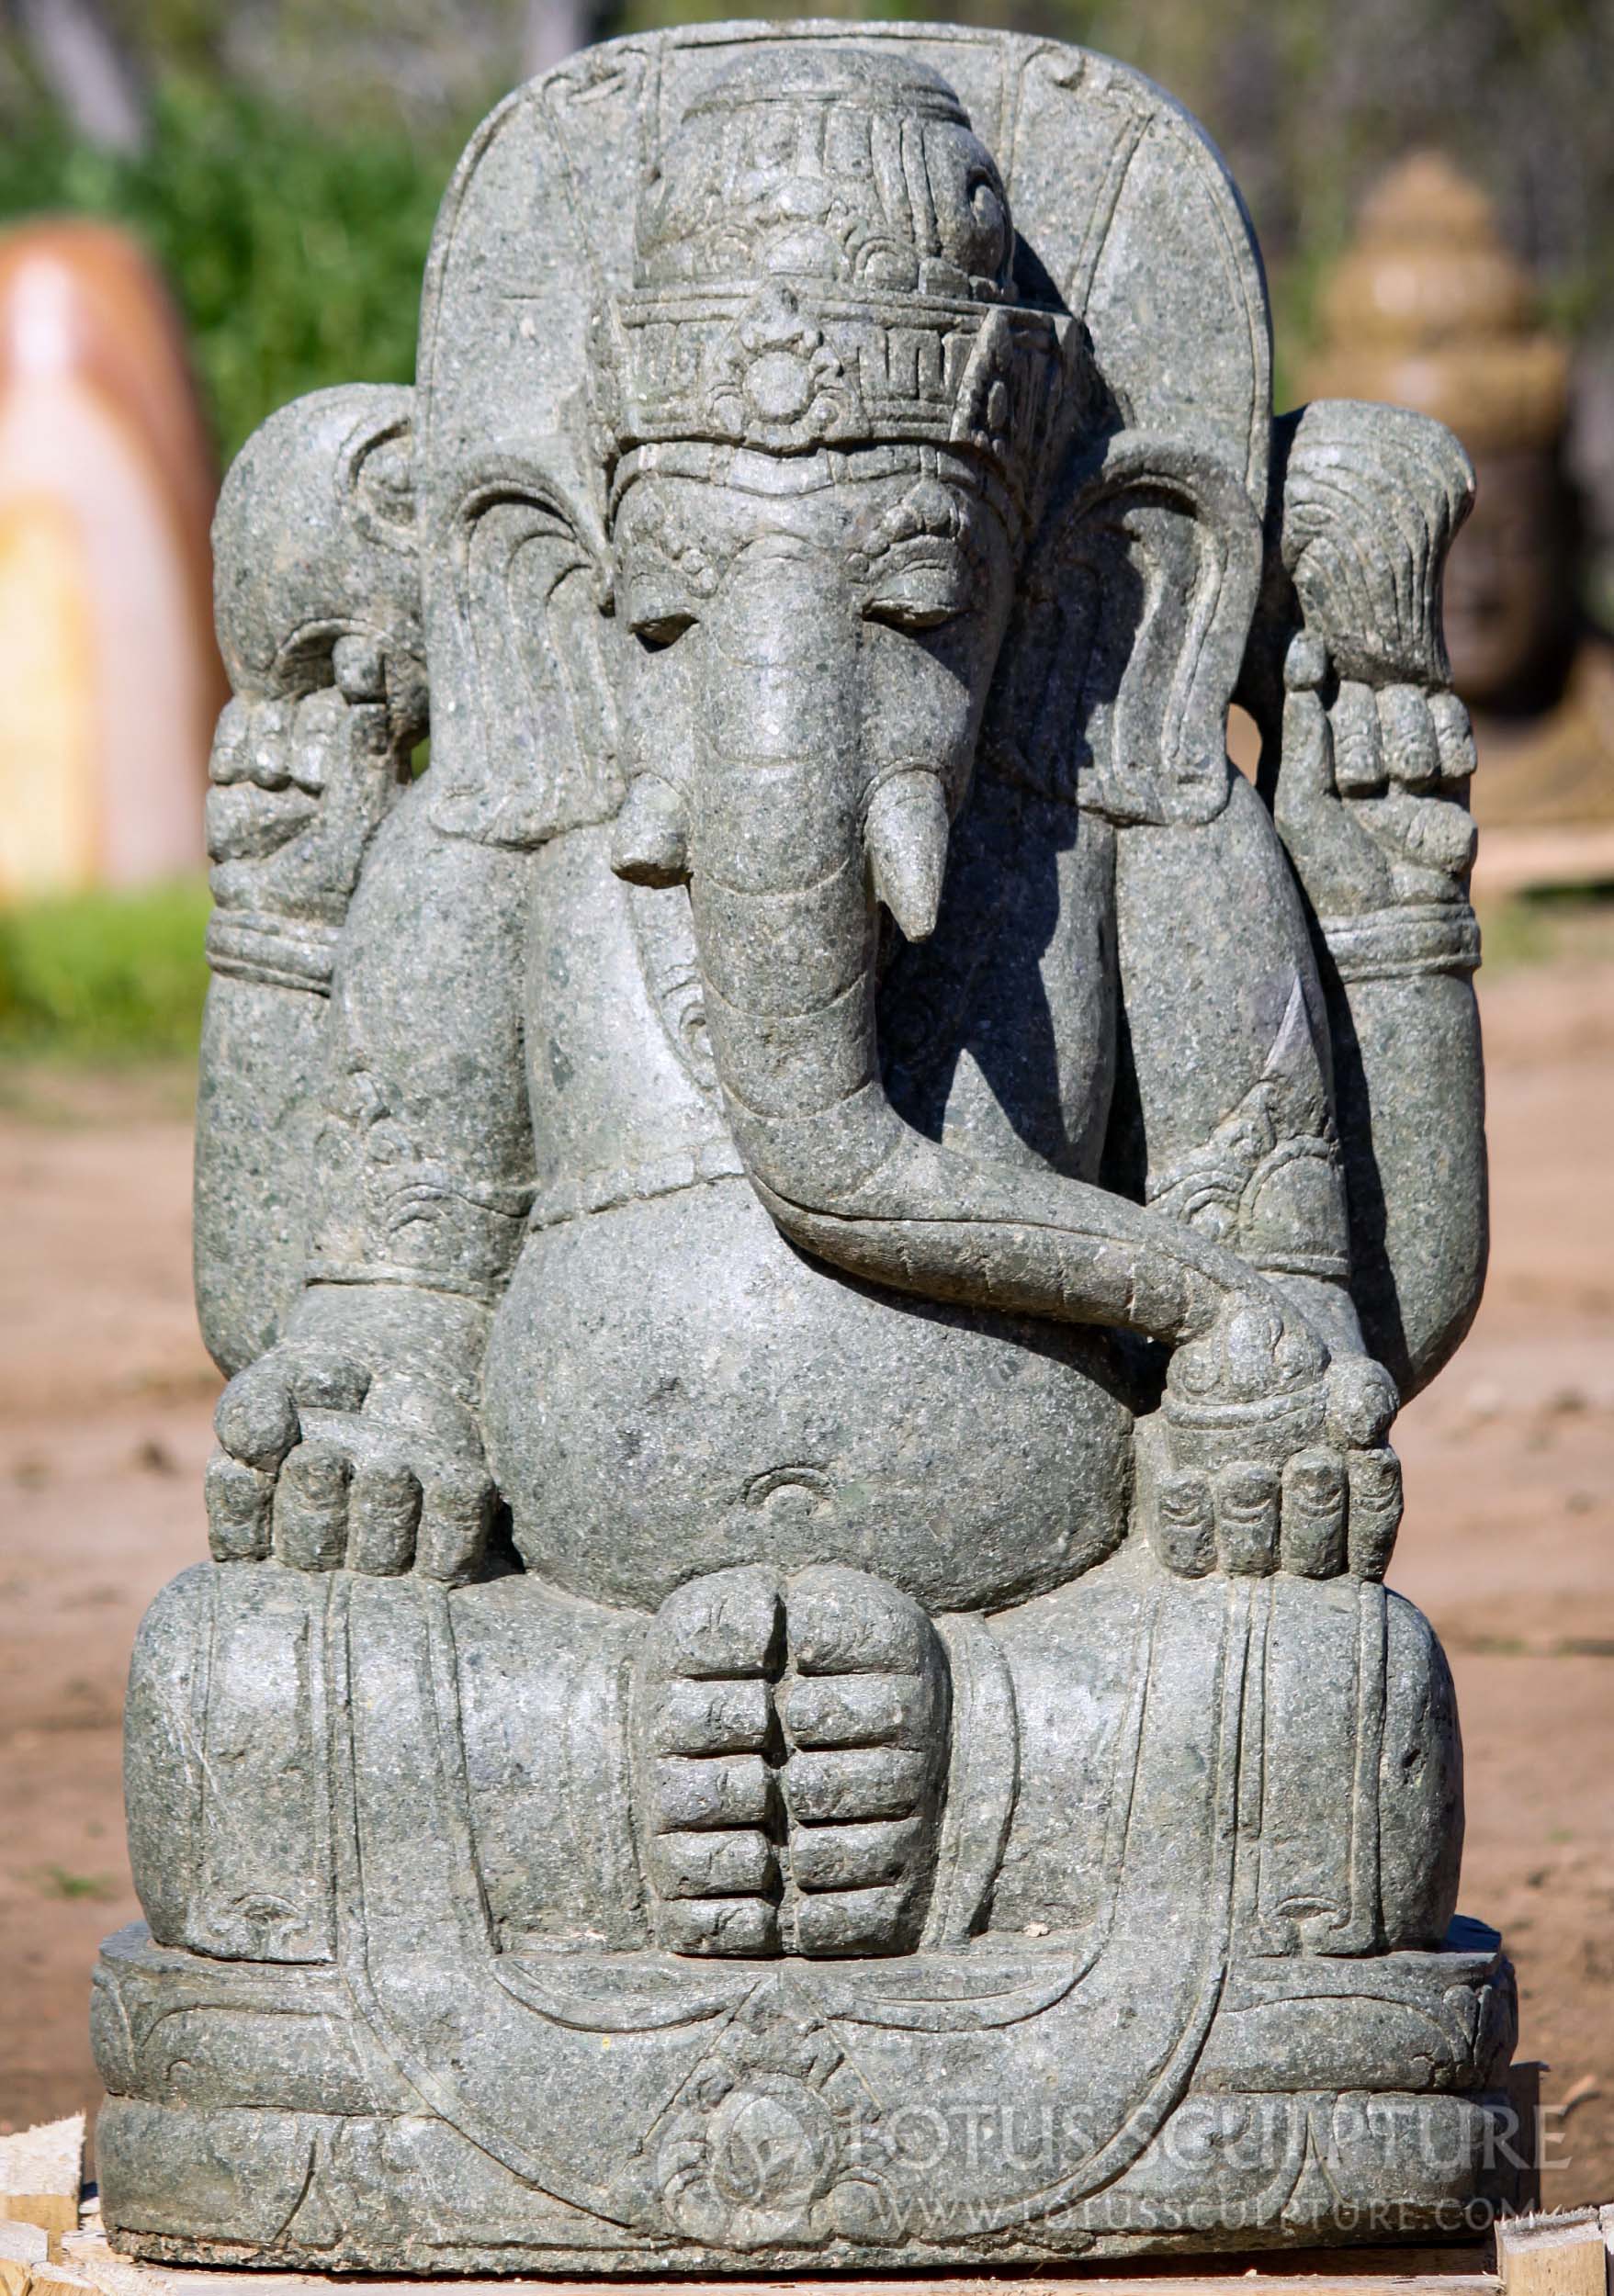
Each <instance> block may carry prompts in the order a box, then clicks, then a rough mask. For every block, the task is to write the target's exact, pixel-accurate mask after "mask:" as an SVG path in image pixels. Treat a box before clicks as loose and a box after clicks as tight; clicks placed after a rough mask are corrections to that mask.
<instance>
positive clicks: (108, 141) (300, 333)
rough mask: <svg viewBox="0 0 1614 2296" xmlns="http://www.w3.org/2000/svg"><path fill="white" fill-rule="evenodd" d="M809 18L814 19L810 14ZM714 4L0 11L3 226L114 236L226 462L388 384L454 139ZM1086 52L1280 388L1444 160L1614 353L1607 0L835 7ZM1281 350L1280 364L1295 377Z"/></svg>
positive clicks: (19, 6)
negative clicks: (548, 77) (1396, 188)
mask: <svg viewBox="0 0 1614 2296" xmlns="http://www.w3.org/2000/svg"><path fill="white" fill-rule="evenodd" d="M823 5H824V0H818V6H820V7H822V6H823ZM737 12H738V13H742V14H743V13H751V14H759V13H773V14H784V13H787V12H788V11H787V10H785V9H783V8H778V9H773V10H772V11H763V10H759V9H755V8H753V9H751V10H746V9H744V8H739V9H738V10H737V9H736V7H735V6H734V5H733V0H728V5H725V0H694V4H693V5H692V4H691V0H9V8H8V9H7V8H6V0H0V25H3V26H4V29H0V218H4V217H7V216H16V215H20V214H25V213H30V212H35V211H38V210H40V209H42V208H71V209H77V210H81V211H83V210H87V211H90V212H93V213H96V214H101V215H115V216H119V217H121V218H122V219H125V220H127V221H129V222H130V223H132V224H133V225H134V226H135V228H136V229H137V230H138V231H141V233H142V235H143V236H144V237H145V238H146V240H147V241H148V242H149V243H150V245H151V247H152V251H153V253H155V254H156V256H157V257H158V259H159V261H160V262H161V263H162V264H164V267H165V269H166V270H167V272H168V274H169V276H170V277H171V278H172V280H173V281H174V284H175V289H176V291H177V293H178V295H179V298H180V300H181V303H182V305H183V306H184V309H185V311H186V316H187V318H188V320H189V321H190V324H191V327H192V329H193V332H194V340H195V344H196V355H197V360H198V367H199V369H200V373H201V377H202V382H203V385H204V388H205V389H206V391H207V394H208V397H209V403H210V406H211V408H212V411H213V415H214V421H215V425H216V429H217V433H218V438H219V444H220V449H221V452H222V453H224V454H225V455H229V454H231V453H232V452H233V451H234V449H235V447H236V446H237V445H239V444H240V442H241V440H242V438H243V436H244V435H245V433H247V431H249V430H250V429H251V428H252V426H253V424H254V422H257V421H258V420H259V419H260V417H261V416H262V415H263V414H265V412H267V411H268V410H269V409H270V408H271V407H273V406H275V405H277V404H278V403H279V402H280V401H281V400H284V399H287V398H288V397H290V396H291V395H292V394H293V393H294V392H297V391H299V390H306V389H309V388H312V387H313V386H315V385H318V384H321V383H325V382H333V381H337V380H339V379H348V378H352V377H364V378H367V379H373V380H377V381H387V380H407V378H408V377H409V375H410V372H411V368H412V351H413V336H414V321H415V308H416V302H417V298H418V295H419V287H420V269H421V263H422V259H423V253H424V250H425V245H426V242H427V239H428V237H429V235H430V231H431V223H432V218H433V215H434V213H435V208H436V204H437V200H438V198H439V197H440V196H441V192H442V188H443V186H444V184H445V182H446V178H447V174H448V172H449V169H450V168H451V166H452V164H453V162H454V159H455V157H456V155H457V151H458V148H459V146H460V144H461V143H462V141H463V140H464V138H465V136H466V134H467V133H468V130H469V129H470V127H471V126H472V124H473V123H474V121H475V120H476V118H478V117H479V116H480V113H481V111H482V110H483V109H485V108H486V107H487V106H488V104H489V103H491V101H492V100H493V99H494V98H495V97H496V96H498V95H499V94H500V93H501V92H502V90H503V89H504V88H505V87H507V86H509V85H511V84H513V82H514V81H515V80H516V79H517V78H519V77H520V76H522V74H523V73H524V72H525V71H526V70H528V69H539V68H542V67H543V66H544V65H546V64H547V63H551V62H555V61H557V60H558V59H559V57H560V56H561V55H563V54H565V53H566V52H567V51H568V50H569V49H570V47H572V46H574V45H576V44H578V43H579V42H581V41H583V40H586V39H591V38H599V37H603V36H604V35H607V34H609V33H612V32H619V31H632V30H638V29H640V28H645V27H648V26H652V25H662V24H669V23H672V22H675V21H686V20H689V19H690V18H692V17H711V18H716V17H722V16H726V15H732V14H735V13H737ZM830 12H833V13H841V14H844V15H846V16H847V17H849V18H855V17H860V16H868V17H893V16H912V17H918V16H922V15H931V14H938V15H940V14H955V15H957V16H959V17H962V18H965V19H966V20H973V21H976V22H991V23H999V24H1011V25H1014V26H1018V27H1021V28H1025V29H1027V30H1032V31H1041V32H1046V33H1051V34H1054V35H1055V36H1057V37H1059V38H1062V39H1075V40H1079V41H1082V42H1084V43H1086V44H1088V45H1089V46H1092V47H1096V48H1099V49H1101V50H1103V51H1106V52H1107V53H1109V54H1112V55H1115V56H1119V57H1122V58H1123V59H1124V60H1125V61H1127V62H1133V63H1136V64H1138V65H1140V66H1141V67H1142V69H1143V70H1144V71H1146V72H1147V73H1150V74H1151V75H1152V76H1153V77H1154V78H1156V79H1157V80H1159V81H1160V82H1161V83H1162V84H1165V85H1166V86H1168V88H1170V89H1171V90H1172V92H1173V93H1174V94H1175V95H1177V96H1179V97H1180V98H1181V99H1182V101H1183V102H1184V103H1186V104H1187V105H1188V106H1189V107H1191V109H1193V110H1195V111H1197V112H1198V113H1199V115H1200V116H1201V118H1203V119H1204V120H1205V122H1206V124H1207V125H1208V126H1209V127H1210V129H1211V130H1212V132H1213V135H1214V136H1215V137H1216V138H1217V140H1218V141H1219V142H1220V143H1221V144H1222V146H1223V149H1224V150H1225V152H1226V154H1227V157H1228V160H1229V162H1230V163H1231V165H1232V168H1233V171H1234V174H1235V175H1236V178H1237V180H1238V182H1239V184H1240V186H1242V188H1243V190H1244V193H1245V196H1246V197H1247V200H1248V201H1249V204H1250V207H1251V209H1252V211H1253V213H1254V216H1255V220H1256V224H1257V228H1258V231H1259V233H1260V237H1261V242H1262V245H1263V248H1264V249H1265V251H1266V254H1267V257H1268V261H1269V264H1270V266H1271V268H1272V273H1273V278H1274V286H1275V289H1276V294H1277V299H1278V310H1279V321H1280V329H1279V332H1280V352H1281V379H1286V377H1287V376H1288V375H1291V374H1292V371H1293V366H1294V364H1295V362H1294V359H1293V356H1292V353H1293V350H1294V348H1295V346H1296V345H1297V344H1298V343H1301V342H1302V341H1303V340H1304V336H1305V334H1306V332H1307V331H1308V329H1309V326H1310V321H1311V309H1312V299H1313V291H1314V287H1315V280H1316V278H1317V276H1318V275H1319V273H1320V272H1321V270H1322V269H1323V268H1324V267H1325V266H1326V264H1327V262H1328V260H1329V259H1330V258H1331V256H1332V255H1333V254H1334V253H1336V252H1337V249H1338V247H1339V246H1340V245H1341V243H1342V242H1343V240H1344V237H1345V233H1346V230H1347V227H1348V224H1349V218H1350V216H1351V214H1352V212H1353V210H1354V208H1355V206H1356V204H1357V202H1358V201H1359V199H1360V197H1361V195H1362V193H1363V191H1364V190H1365V189H1366V187H1367V186H1368V185H1369V183H1370V182H1371V179H1372V177H1373V176H1374V175H1375V174H1377V172H1378V171H1379V170H1380V169H1381V168H1382V167H1383V166H1384V165H1385V164H1386V163H1388V162H1390V161H1392V160H1394V158H1396V157H1397V156H1398V155H1399V154H1401V153H1402V152H1405V150H1406V149H1407V148H1408V147H1409V146H1411V145H1413V144H1416V143H1420V142H1428V141H1435V142H1438V143H1439V144H1441V145H1443V146H1444V147H1445V148H1446V149H1447V150H1449V151H1450V153H1451V154H1452V156H1453V157H1454V158H1455V159H1457V160H1458V161H1459V162H1460V163H1462V164H1463V165H1465V166H1466V167H1467V168H1469V169H1470V170H1471V171H1473V173H1474V174H1476V175H1477V176H1478V177H1479V179H1480V180H1481V181H1482V182H1483V183H1484V185H1485V186H1487V188H1488V189H1490V190H1491V191H1492V193H1493V194H1494V195H1495V197H1496V198H1497V200H1498V201H1499V203H1500V206H1501V209H1502V213H1503V215H1504V217H1505V218H1506V219H1507V224H1508V228H1509V229H1510V231H1512V233H1513V235H1514V239H1515V243H1516V245H1517V248H1518V253H1520V254H1521V255H1522V256H1523V257H1524V258H1525V259H1526V261H1527V262H1529V264H1531V265H1532V267H1533V268H1535V269H1536V270H1537V272H1538V273H1539V275H1540V276H1541V281H1542V284H1543V287H1544V289H1545V292H1546V296H1547V300H1548V305H1549V309H1550V310H1551V311H1552V315H1553V316H1554V317H1556V318H1557V319H1559V320H1560V321H1564V322H1566V323H1568V324H1570V325H1572V326H1574V328H1575V329H1576V331H1577V332H1582V333H1586V332H1590V333H1592V334H1593V335H1599V336H1607V337H1608V338H1609V339H1611V340H1614V136H1610V135H1609V133H1608V126H1607V89H1608V85H1609V84H1610V83H1611V81H1614V0H1352V4H1351V5H1350V6H1340V5H1338V0H1217V5H1215V6H1205V4H1204V0H963V5H961V6H956V7H955V8H954V9H951V10H949V9H947V8H946V7H945V6H942V4H941V0H934V5H932V6H908V5H905V4H904V0H861V5H860V0H841V6H840V7H839V8H836V9H833V10H832V11H830ZM1285 354H1289V355H1285Z"/></svg>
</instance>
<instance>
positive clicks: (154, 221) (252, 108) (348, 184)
mask: <svg viewBox="0 0 1614 2296" xmlns="http://www.w3.org/2000/svg"><path fill="white" fill-rule="evenodd" d="M155 106H156V110H155V130H154V133H153V135H152V140H151V143H150V146H149V148H148V149H147V151H146V152H143V153H142V154H141V155H139V156H137V157H131V158H125V157H119V156H118V155H117V154H114V153H110V152H98V151H96V150H94V149H93V148H91V147H90V146H89V145H88V144H85V143H84V142H82V141H78V140H77V139H75V138H74V137H73V135H72V134H71V133H70V132H69V130H68V129H66V127H65V126H64V125H63V123H62V120H61V118H59V117H58V116H57V115H55V114H54V113H52V111H51V109H50V108H49V107H47V106H45V105H42V104H41V105H38V106H35V107H30V114H31V116H29V117H26V118H23V119H21V120H20V121H18V122H17V123H16V124H15V125H13V126H12V127H11V128H10V129H9V131H8V132H7V133H6V135H4V136H0V218H10V219H15V218H17V217H19V216H22V215H26V214H30V213H39V212H48V211H51V210H56V211H62V210H71V211H73V212H75V213H79V214H89V215H96V216H105V217H107V218H110V219H116V220H117V221H119V222H121V223H124V224H127V225H129V226H130V227H131V228H132V229H133V230H134V231H137V232H138V233H139V235H140V236H141V239H142V240H143V241H144V242H145V244H146V245H147V247H148V248H149V249H150V250H151V252H152V254H153V255H154V256H155V258H156V260H157V262H158V263H159V264H161V266H162V268H163V270H164V273H165V274H166V276H167V277H168V280H169V282H170V283H171V285H172V286H173V287H174V290H175V294H176V295H177V297H178V298H179V303H180V306H181V309H182V310H183V311H184V313H185V317H186V321H187V324H188V327H189V330H190V336H191V343H192V349H193V353H194V355H195V359H196V364H197V367H198V375H199V377H200V380H201V385H202V389H203V393H204V396H205V398H206V400H207V402H208V405H209V411H210V412H211V415H212V419H213V423H214V427H215V431H216V434H217V438H218V443H219V447H220V455H221V457H222V458H223V459H224V460H226V461H228V459H229V457H230V456H231V455H233V454H234V452H235V450H236V448H237V447H238V446H239V445H241V443H242V441H243V439H244V438H245V436H246V435H247V433H248V432H249V431H251V430H252V429H253V428H254V426H255V425H256V424H257V423H258V422H261V421H262V420H263V418H264V416H265V414H266V413H268V411H270V409H271V408H273V407H277V406H279V405H280V404H281V403H282V402H283V401H284V400H288V399H291V398H295V397H296V396H297V394H298V393H299V391H305V390H313V389H317V388H321V387H322V385H324V384H327V383H333V382H378V383H383V382H409V381H410V380H411V379H412V377H413V374H414V347H415V324H416V318H417V314H418V311H419V307H420V291H421V272H422V267H423V264H424V262H425V255H426V249H427V246H428V244H429V242H430V240H431V234H432V223H433V220H434V219H435V214H436V210H437V203H438V200H439V199H440V198H441V197H442V193H443V188H444V186H445V185H446V182H447V180H448V176H449V174H450V172H451V170H452V168H453V165H454V162H455V160H456V158H457V156H458V151H459V146H460V142H461V141H462V139H461V136H460V135H459V133H458V132H457V131H456V132H455V133H454V134H453V135H452V137H450V138H446V140H445V141H444V142H443V143H442V145H441V146H440V147H439V146H437V145H436V144H435V143H432V144H423V142H422V141H421V140H419V139H418V138H416V137H414V136H412V135H411V134H410V133H408V132H407V131H406V130H405V129H404V128H403V127H402V126H401V125H389V124H387V123H384V122H383V123H378V122H376V121H375V120H374V119H371V120H370V121H368V122H367V124H366V125H365V126H364V127H363V128H362V129H356V130H353V131H351V132H349V133H347V134H345V135H344V134H341V133H337V132H333V130H332V129H330V128H329V127H328V126H322V125H318V124H316V123H314V122H311V121H310V120H309V119H308V118H306V117H305V116H304V115H303V114H302V113H301V112H299V111H298V110H296V109H294V108H292V107H290V106H289V105H287V104H283V103H280V102H278V101H277V100H275V99H273V98H271V97H268V96H263V95H260V94H258V93H255V92H254V91H253V90H251V89H249V88H245V87H242V86H237V85H231V84H228V83H223V84H221V83H220V82H217V81H204V80H201V79H197V78H191V77H175V78H170V79H168V80H166V81H165V82H164V84H163V85H162V87H161V88H160V90H159V92H158V94H157V96H156V99H155Z"/></svg>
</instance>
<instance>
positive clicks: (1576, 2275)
mask: <svg viewBox="0 0 1614 2296" xmlns="http://www.w3.org/2000/svg"><path fill="white" fill-rule="evenodd" d="M1496 2255H1497V2261H1498V2263H1499V2264H1500V2266H1501V2270H1502V2287H1503V2290H1504V2296H1608V2289H1609V2279H1608V2244H1607V2242H1606V2240H1605V2236H1604V2231H1603V2225H1602V2222H1601V2220H1600V2215H1599V2212H1598V2211H1597V2209H1574V2210H1569V2211H1566V2212H1564V2213H1563V2215H1562V2216H1514V2217H1506V2218H1504V2219H1503V2220H1502V2221H1501V2222H1500V2223H1498V2224H1497V2227H1496Z"/></svg>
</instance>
